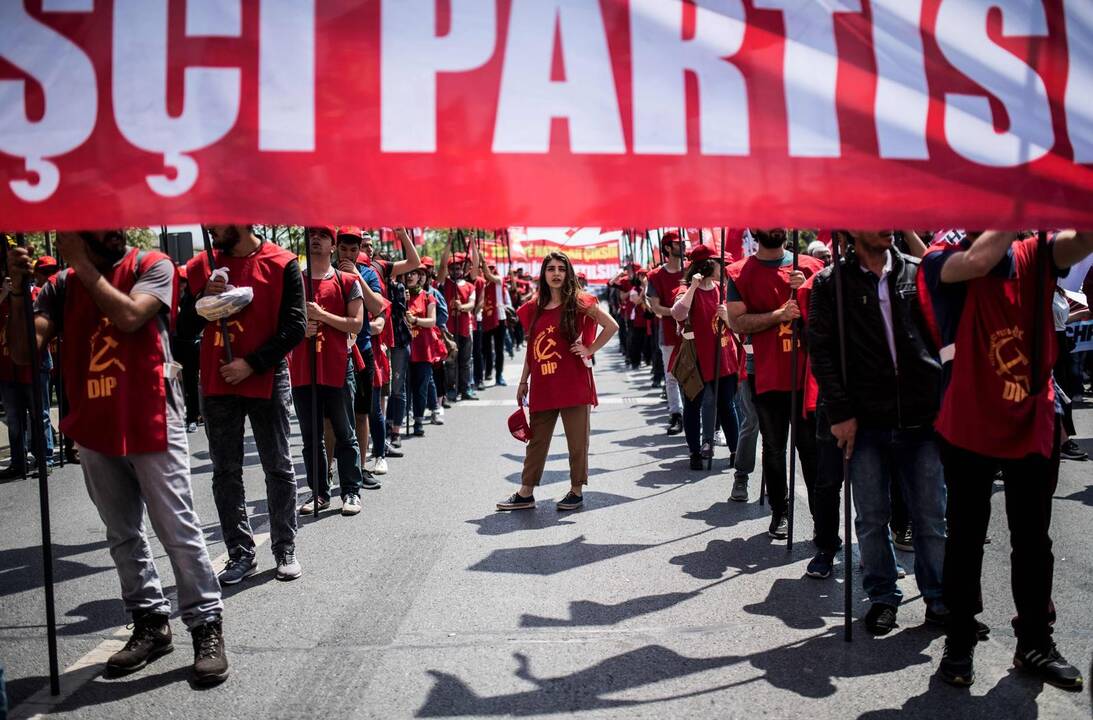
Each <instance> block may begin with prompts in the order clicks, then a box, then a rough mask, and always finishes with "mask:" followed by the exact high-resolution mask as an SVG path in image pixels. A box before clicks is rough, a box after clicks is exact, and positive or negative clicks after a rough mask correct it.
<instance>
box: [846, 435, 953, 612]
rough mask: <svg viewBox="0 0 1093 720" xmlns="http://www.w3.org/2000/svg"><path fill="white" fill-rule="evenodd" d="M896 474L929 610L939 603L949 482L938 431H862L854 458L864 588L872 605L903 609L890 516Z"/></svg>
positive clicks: (852, 471)
mask: <svg viewBox="0 0 1093 720" xmlns="http://www.w3.org/2000/svg"><path fill="white" fill-rule="evenodd" d="M893 473H898V474H899V481H900V482H899V486H900V487H902V488H903V493H904V498H905V500H906V501H907V507H908V509H909V510H910V513H911V521H912V524H913V526H914V528H915V532H914V536H913V537H914V546H915V581H916V582H917V583H918V589H919V591H920V592H921V593H922V597H923V599H925V600H926V603H927V604H928V605H933V604H935V603H937V602H940V600H941V596H942V585H941V573H942V567H943V565H944V562H945V477H944V473H943V471H942V468H941V456H940V454H939V452H938V446H937V442H936V440H935V439H934V432H933V430H932V429H930V428H923V429H916V430H870V429H859V430H858V434H857V437H856V439H855V441H854V455H853V457H852V458H851V459H850V482H851V484H852V487H853V489H854V510H855V513H856V520H855V527H856V528H857V531H858V544H859V545H860V547H861V555H862V564H863V565H864V566H865V573H864V575H863V577H862V586H863V587H864V588H865V592H866V593H867V594H868V595H869V600H870V601H871V602H873V603H885V604H887V605H899V604H900V601H901V600H902V599H903V593H902V592H901V591H900V589H899V587H898V586H897V585H896V552H895V546H893V545H892V536H891V534H890V532H889V530H888V523H889V521H890V520H891V517H892V498H891V493H890V488H891V487H892V475H893Z"/></svg>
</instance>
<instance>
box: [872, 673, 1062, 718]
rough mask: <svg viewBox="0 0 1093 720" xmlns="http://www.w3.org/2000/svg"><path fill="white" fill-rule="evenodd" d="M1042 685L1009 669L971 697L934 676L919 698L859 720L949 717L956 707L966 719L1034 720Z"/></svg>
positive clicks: (1036, 715) (1038, 714) (1038, 710)
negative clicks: (1004, 674) (990, 685)
mask: <svg viewBox="0 0 1093 720" xmlns="http://www.w3.org/2000/svg"><path fill="white" fill-rule="evenodd" d="M1043 689H1044V684H1043V683H1042V682H1040V681H1038V680H1036V679H1035V678H1031V677H1029V676H1028V675H1022V674H1021V673H1019V672H1018V671H1016V670H1014V669H1013V668H1010V670H1009V672H1008V673H1007V674H1006V676H1005V677H1004V678H1002V679H1001V680H999V681H998V684H997V685H995V686H994V687H992V688H991V689H990V690H988V691H987V693H986V694H985V695H973V694H972V693H970V692H968V691H967V690H964V689H961V688H955V687H951V686H949V685H946V684H945V683H944V682H943V681H942V680H941V678H939V677H938V676H937V675H936V674H935V675H933V676H931V677H930V687H929V688H928V689H927V690H926V692H924V693H922V694H921V695H916V696H914V697H913V698H910V699H909V700H907V702H905V703H904V704H903V706H902V707H899V708H887V709H884V710H870V711H869V712H866V713H862V714H861V715H859V716H858V720H903V719H904V718H941V717H951V716H952V715H953V710H954V708H955V707H959V708H960V711H959V712H960V717H961V718H967V720H996V718H999V717H1005V718H1007V720H1036V718H1038V717H1039V716H1040V708H1039V707H1038V706H1037V704H1036V698H1037V697H1039V695H1040V693H1041V692H1042V691H1043Z"/></svg>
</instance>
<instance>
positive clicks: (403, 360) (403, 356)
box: [387, 347, 410, 427]
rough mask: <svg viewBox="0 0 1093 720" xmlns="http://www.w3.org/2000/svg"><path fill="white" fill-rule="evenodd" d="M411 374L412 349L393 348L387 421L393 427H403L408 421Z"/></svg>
mask: <svg viewBox="0 0 1093 720" xmlns="http://www.w3.org/2000/svg"><path fill="white" fill-rule="evenodd" d="M409 372H410V348H408V347H403V348H400V347H393V348H391V397H390V398H388V399H387V419H388V420H390V421H391V427H402V423H403V421H404V420H405V419H406V380H407V375H408V374H409Z"/></svg>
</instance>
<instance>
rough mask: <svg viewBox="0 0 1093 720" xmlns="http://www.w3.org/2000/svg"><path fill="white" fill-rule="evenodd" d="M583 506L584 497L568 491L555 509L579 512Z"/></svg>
mask: <svg viewBox="0 0 1093 720" xmlns="http://www.w3.org/2000/svg"><path fill="white" fill-rule="evenodd" d="M583 504H584V497H583V496H581V495H576V494H574V493H573V492H572V491H570V492H567V493H566V494H565V497H564V498H562V499H561V500H559V501H558V505H557V508H558V509H559V510H579V509H580V508H581V507H582V506H583Z"/></svg>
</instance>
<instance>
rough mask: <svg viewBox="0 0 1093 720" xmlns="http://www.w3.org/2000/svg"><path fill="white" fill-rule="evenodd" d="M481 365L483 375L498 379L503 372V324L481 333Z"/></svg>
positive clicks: (502, 375)
mask: <svg viewBox="0 0 1093 720" xmlns="http://www.w3.org/2000/svg"><path fill="white" fill-rule="evenodd" d="M482 365H483V369H484V371H485V377H486V378H490V377H493V378H494V380H500V379H501V378H502V377H504V374H505V326H504V325H503V324H502V325H498V326H497V327H495V328H494V329H493V330H489V331H485V332H483V334H482Z"/></svg>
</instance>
